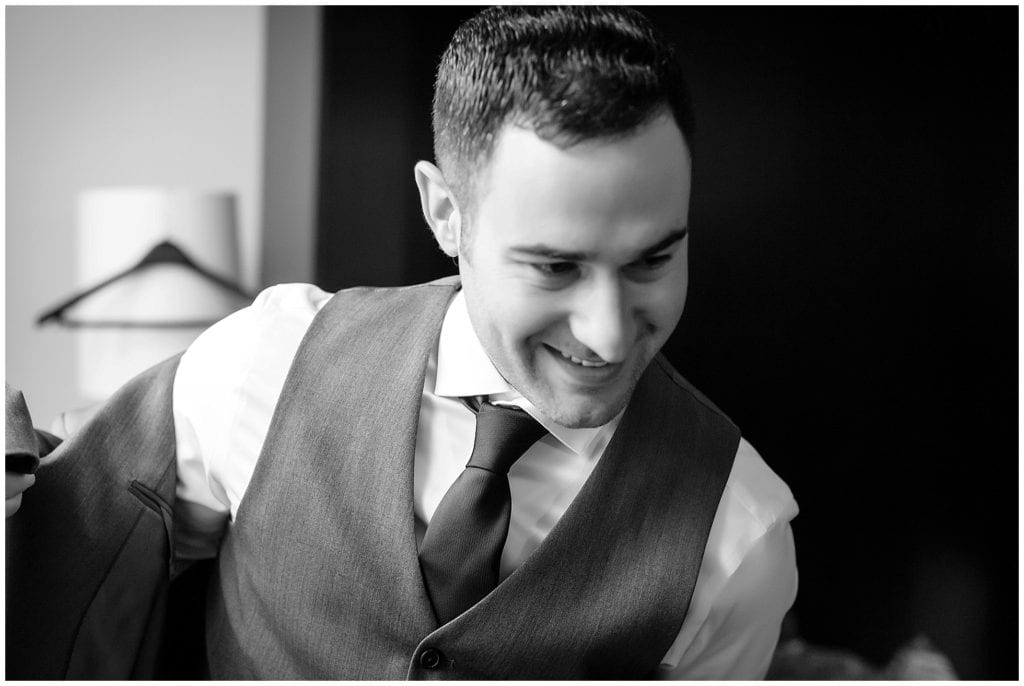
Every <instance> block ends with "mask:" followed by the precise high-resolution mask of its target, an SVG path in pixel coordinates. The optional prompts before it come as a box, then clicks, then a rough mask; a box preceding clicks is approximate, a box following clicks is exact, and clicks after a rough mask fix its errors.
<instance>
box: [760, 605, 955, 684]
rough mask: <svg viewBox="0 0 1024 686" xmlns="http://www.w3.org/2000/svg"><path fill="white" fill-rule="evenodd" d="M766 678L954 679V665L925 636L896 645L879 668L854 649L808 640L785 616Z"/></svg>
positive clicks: (778, 679) (799, 679) (791, 619)
mask: <svg viewBox="0 0 1024 686" xmlns="http://www.w3.org/2000/svg"><path fill="white" fill-rule="evenodd" d="M765 678H766V679H769V680H772V681H807V680H813V681H879V680H880V681H954V680H956V679H957V675H956V671H955V670H954V669H953V664H952V663H951V662H950V661H949V658H947V657H946V656H945V655H943V654H942V653H941V652H940V651H939V650H938V649H937V648H936V647H935V646H934V645H932V642H931V641H929V640H928V638H927V637H926V636H924V635H919V636H916V637H915V638H913V639H912V640H910V641H908V642H907V643H906V644H905V645H904V646H902V647H901V648H899V649H898V650H897V651H896V653H895V654H894V655H893V656H892V657H891V658H890V659H889V662H888V663H887V664H885V665H883V666H881V667H879V666H876V665H874V664H872V663H870V662H868V661H867V660H865V659H864V658H863V657H861V656H860V655H858V654H856V653H854V652H853V651H850V650H846V649H843V648H826V647H824V646H819V645H814V644H812V643H808V642H807V641H806V640H804V639H803V638H801V637H800V636H799V634H798V632H797V629H796V621H795V619H794V618H793V616H792V615H787V617H786V619H785V620H784V621H783V628H782V637H781V638H780V639H779V645H778V647H776V649H775V656H774V657H773V658H772V664H771V667H770V668H769V669H768V674H767V676H766V677H765Z"/></svg>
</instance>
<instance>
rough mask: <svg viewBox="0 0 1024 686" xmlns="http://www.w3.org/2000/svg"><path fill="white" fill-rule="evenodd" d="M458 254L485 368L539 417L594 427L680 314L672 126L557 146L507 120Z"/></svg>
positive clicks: (679, 169)
mask: <svg viewBox="0 0 1024 686" xmlns="http://www.w3.org/2000/svg"><path fill="white" fill-rule="evenodd" d="M476 188H478V189H479V190H478V191H477V192H478V196H477V197H476V198H475V200H476V202H475V203H474V208H475V209H474V212H473V214H472V217H471V220H470V221H471V226H470V228H469V237H468V238H467V243H468V245H463V246H462V248H461V256H462V257H461V259H460V260H459V266H460V272H461V275H462V282H463V288H464V290H465V297H466V304H467V306H468V309H469V316H470V320H471V321H472V323H473V328H474V329H475V330H476V333H477V336H478V337H479V338H480V341H481V343H482V344H483V347H484V349H485V350H486V351H487V354H488V355H489V356H490V359H491V361H492V362H493V363H494V366H495V367H496V368H497V369H498V371H499V372H500V373H501V374H502V375H503V376H504V377H505V379H506V380H507V381H508V382H509V383H511V384H512V385H513V386H514V387H515V388H516V389H517V390H519V392H521V393H522V394H523V395H524V396H525V397H526V398H527V399H529V400H530V402H532V403H533V404H534V405H535V406H537V407H538V408H539V409H540V410H541V411H542V412H544V413H545V414H546V415H547V416H549V417H551V418H552V419H553V420H555V421H556V422H558V423H559V424H562V425H564V426H568V427H574V428H580V427H589V426H600V425H601V424H604V423H606V422H608V421H609V420H611V419H612V418H613V417H615V415H616V414H618V413H619V412H620V411H621V410H622V409H623V408H624V407H625V406H626V403H627V402H628V401H629V398H630V395H631V394H632V392H633V388H634V387H635V386H636V383H637V381H638V380H639V378H640V375H641V374H642V373H643V371H644V369H646V367H647V364H648V363H649V362H650V361H651V359H652V358H653V357H654V355H655V354H656V353H657V352H658V350H660V349H661V347H662V345H663V344H664V343H665V340H666V339H667V338H668V336H669V334H671V333H672V330H673V329H674V328H675V326H676V323H677V322H678V321H679V317H680V315H681V314H682V312H683V304H684V302H685V300H686V286H687V274H688V270H687V246H688V240H687V239H686V236H685V231H686V226H687V215H688V208H689V199H690V162H689V153H688V151H687V149H686V144H685V143H684V141H683V137H682V134H681V133H680V131H679V128H678V127H677V126H676V124H675V122H674V121H673V120H672V119H671V118H670V117H668V116H664V117H661V118H659V119H657V120H655V121H654V122H653V123H650V124H648V125H646V126H644V127H642V128H640V129H638V130H637V131H635V132H634V133H632V134H631V135H629V136H627V137H624V138H616V139H607V140H604V139H602V140H597V141H586V142H584V143H580V144H578V145H575V146H572V147H570V148H567V149H561V148H559V147H557V146H555V145H554V144H551V143H548V142H546V141H544V140H542V139H541V138H539V137H537V136H536V135H535V134H534V133H532V132H530V131H527V130H524V129H521V128H517V127H512V126H507V127H505V129H504V130H503V131H502V132H501V134H500V135H499V138H498V141H497V144H496V145H495V149H494V152H493V155H492V157H491V160H490V161H489V163H488V164H487V165H486V166H485V167H484V169H483V170H482V172H481V178H478V179H477V184H476Z"/></svg>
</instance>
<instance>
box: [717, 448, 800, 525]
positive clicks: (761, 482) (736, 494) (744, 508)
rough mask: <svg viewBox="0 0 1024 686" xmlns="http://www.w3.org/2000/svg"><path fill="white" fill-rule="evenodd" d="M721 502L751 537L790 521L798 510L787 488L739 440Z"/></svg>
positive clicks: (759, 458)
mask: <svg viewBox="0 0 1024 686" xmlns="http://www.w3.org/2000/svg"><path fill="white" fill-rule="evenodd" d="M722 501H723V504H725V505H726V506H728V507H729V508H731V509H732V510H733V512H732V515H731V516H732V517H734V518H736V519H742V520H745V522H746V524H747V527H749V528H750V530H751V532H752V533H753V534H754V535H760V534H763V533H764V532H766V531H768V530H769V529H771V528H772V527H774V526H777V525H779V524H782V523H785V522H788V521H790V520H791V519H793V517H795V516H796V515H797V512H798V511H799V508H798V507H797V504H796V500H795V499H794V498H793V493H792V491H790V489H789V486H788V485H787V484H786V482H785V481H783V480H782V478H781V477H780V476H779V475H778V474H776V473H775V471H774V470H772V468H771V467H769V466H768V463H767V462H765V461H764V459H763V458H762V457H761V455H760V454H758V452H757V450H755V449H754V446H752V445H751V444H750V443H749V442H748V441H747V440H746V439H740V445H739V448H738V449H737V451H736V459H735V460H734V461H733V466H732V472H731V473H730V474H729V481H728V482H727V483H726V486H725V492H724V493H723V495H722Z"/></svg>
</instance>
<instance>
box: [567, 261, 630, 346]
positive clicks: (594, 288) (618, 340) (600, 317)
mask: <svg viewBox="0 0 1024 686" xmlns="http://www.w3.org/2000/svg"><path fill="white" fill-rule="evenodd" d="M636 327H637V322H636V316H635V313H634V312H633V306H632V304H631V303H630V302H629V298H628V294H627V293H626V291H625V289H624V288H623V285H622V283H620V281H619V279H618V278H616V277H606V278H601V279H595V281H594V282H593V283H592V284H590V287H589V288H587V289H585V290H584V291H583V292H581V293H580V297H579V298H578V299H577V301H576V303H575V307H574V311H573V313H572V315H571V316H570V318H569V329H570V331H572V335H573V336H574V337H575V338H576V340H577V341H579V342H580V343H582V344H583V345H585V346H587V347H588V348H589V349H590V350H591V352H593V353H595V354H596V355H598V356H599V357H600V358H601V359H602V360H604V361H605V362H613V363H614V362H622V361H623V360H625V359H626V356H627V355H628V354H629V349H630V347H631V346H632V345H633V342H634V340H635V338H636Z"/></svg>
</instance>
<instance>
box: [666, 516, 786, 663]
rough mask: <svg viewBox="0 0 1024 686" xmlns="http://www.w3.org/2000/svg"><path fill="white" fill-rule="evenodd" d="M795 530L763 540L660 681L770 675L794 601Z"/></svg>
mask: <svg viewBox="0 0 1024 686" xmlns="http://www.w3.org/2000/svg"><path fill="white" fill-rule="evenodd" d="M796 591H797V571H796V558H795V550H794V546H793V532H792V529H791V527H790V525H789V524H788V523H783V524H780V525H778V526H776V527H773V528H772V529H770V530H769V531H767V532H766V533H765V534H764V536H762V537H761V538H760V539H759V540H758V541H757V543H755V545H754V547H753V548H751V550H750V552H749V553H748V554H747V556H746V557H745V558H744V560H743V562H742V563H741V564H740V566H739V567H738V568H737V570H736V572H735V573H734V574H733V575H732V576H731V577H730V578H729V580H728V581H727V582H726V585H725V586H724V587H723V589H722V591H721V593H720V595H719V596H718V598H717V599H716V602H715V605H714V607H713V609H712V611H711V613H710V614H709V615H708V617H707V620H706V621H705V622H704V624H703V625H702V626H701V628H700V630H699V631H698V633H697V636H696V637H695V639H694V641H693V643H691V644H690V647H689V649H688V650H687V651H686V652H685V653H684V654H683V655H682V657H681V659H680V660H679V663H678V664H677V665H676V666H675V668H670V669H663V670H662V671H661V673H660V674H659V677H660V678H663V679H688V680H689V679H695V680H705V679H716V680H717V679H728V680H734V679H741V680H760V679H763V678H764V676H765V674H767V672H768V666H769V665H770V664H771V660H772V655H773V654H774V652H775V645H776V643H778V640H779V630H780V628H781V625H782V618H783V616H785V614H786V612H787V611H788V610H789V608H790V607H791V606H792V604H793V601H794V600H795V598H796Z"/></svg>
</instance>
